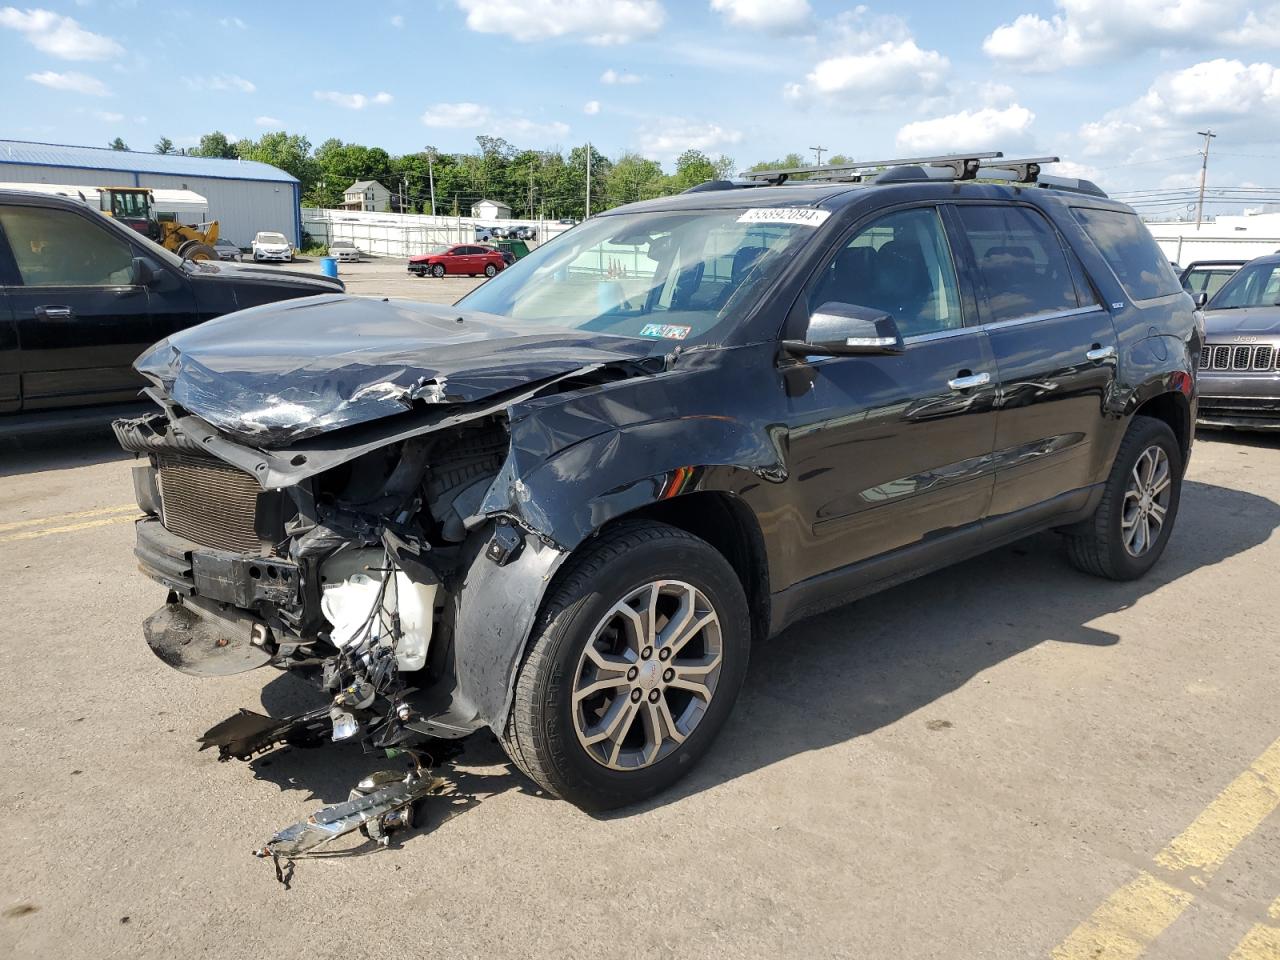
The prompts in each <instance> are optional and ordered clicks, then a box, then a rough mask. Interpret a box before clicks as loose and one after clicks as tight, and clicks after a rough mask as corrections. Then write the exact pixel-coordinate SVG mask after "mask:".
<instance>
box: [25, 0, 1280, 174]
mask: <svg viewBox="0 0 1280 960" xmlns="http://www.w3.org/2000/svg"><path fill="white" fill-rule="evenodd" d="M1277 63H1280V2H1264V0H1257V2H1239V0H1128V2H1121V0H1109V2H1108V0H1059V2H1057V3H1045V2H1034V0H1023V2H1015V3H988V4H981V5H974V4H957V3H948V4H930V3H923V2H918V0H903V2H896V3H893V4H889V3H871V4H864V5H854V4H849V3H839V2H828V0H614V2H608V0H519V2H517V0H418V2H408V0H365V2H363V3H360V4H350V3H341V4H340V3H330V2H326V0H314V2H309V3H307V4H305V5H302V4H286V3H277V4H263V3H241V2H236V0H221V2H216V3H208V2H205V3H202V4H200V5H198V6H195V5H184V4H181V3H177V2H159V0H79V2H66V3H53V2H49V0H46V2H45V3H44V4H43V5H41V6H31V7H27V6H17V7H10V6H0V79H2V80H3V83H4V89H5V90H6V98H5V100H6V103H5V108H4V123H3V125H2V127H0V135H2V136H10V137H16V138H22V139H32V140H48V141H55V142H65V143H77V144H79V143H83V144H90V145H100V144H105V143H106V141H108V140H109V139H110V138H112V137H114V136H116V135H119V136H122V137H124V139H125V140H126V141H127V142H128V143H129V144H130V146H132V147H133V148H134V149H149V148H150V147H151V145H152V144H153V143H155V141H156V140H157V139H159V137H161V136H168V137H170V138H171V139H172V140H173V141H174V142H175V143H177V144H178V145H179V146H183V145H191V144H193V143H194V142H195V140H196V139H197V138H198V137H199V135H200V134H202V133H205V132H208V131H210V130H214V129H221V130H223V131H225V132H226V133H228V134H232V135H236V136H242V137H244V136H249V137H256V136H258V135H259V134H261V133H262V132H263V131H265V130H273V129H282V128H283V129H287V130H289V131H290V132H301V133H304V134H306V135H307V136H308V137H309V138H310V139H311V140H312V142H313V143H319V142H320V141H321V140H324V139H326V138H327V137H339V138H341V139H343V140H349V141H356V142H362V143H367V144H370V145H379V146H383V147H385V148H386V149H388V150H389V151H391V152H393V153H402V152H407V151H411V150H416V149H420V148H422V147H423V146H424V145H426V144H431V145H434V146H437V147H439V148H441V149H444V150H468V149H471V148H472V147H473V146H474V137H475V136H476V135H477V134H495V135H499V136H504V137H506V138H507V139H508V140H510V141H512V142H513V143H515V144H517V145H519V146H534V147H550V146H562V147H567V146H571V145H574V144H578V143H581V142H583V141H585V140H588V139H589V140H591V141H592V142H593V143H594V144H596V145H597V146H598V148H599V149H601V150H602V151H603V152H605V153H606V154H616V153H618V152H621V151H623V150H628V149H631V150H637V151H640V152H642V153H645V154H646V155H649V156H652V157H654V158H656V159H659V160H661V161H663V162H664V163H665V164H667V165H668V167H669V164H670V161H671V160H672V158H673V157H674V156H675V155H676V154H678V153H679V152H680V151H682V150H684V149H685V148H687V147H696V148H699V149H702V150H704V151H706V152H708V153H710V154H713V155H714V154H720V153H723V154H726V155H728V156H730V157H733V158H734V159H735V160H737V161H738V163H739V164H740V165H741V166H746V165H749V164H751V163H753V162H756V161H758V160H765V159H771V158H775V157H779V156H782V155H783V154H785V153H787V152H789V151H793V150H795V151H800V152H807V148H809V147H812V146H814V145H821V146H824V147H826V148H828V150H829V151H832V152H838V153H844V154H848V155H851V156H854V157H857V158H860V159H868V158H872V159H874V158H878V157H882V156H899V155H912V154H916V153H930V152H938V151H945V150H948V149H953V148H957V149H967V148H977V147H986V148H1000V149H1004V150H1005V151H1006V154H1011V153H1015V152H1023V151H1028V152H1032V153H1040V152H1053V153H1056V154H1059V155H1061V156H1062V157H1063V158H1064V159H1067V160H1069V161H1070V164H1069V165H1068V170H1069V171H1070V172H1077V173H1079V174H1081V175H1087V176H1092V177H1094V178H1095V179H1098V180H1099V181H1100V182H1102V183H1103V185H1104V186H1107V187H1108V188H1110V189H1119V190H1124V189H1134V188H1142V187H1147V186H1153V187H1182V186H1187V185H1190V184H1193V183H1194V182H1195V179H1196V176H1197V173H1198V166H1199V158H1198V156H1197V150H1198V149H1199V145H1200V141H1199V138H1197V137H1196V135H1195V131H1197V130H1202V129H1204V128H1205V126H1212V127H1213V128H1214V129H1215V130H1216V131H1218V133H1219V137H1218V139H1217V140H1216V141H1215V142H1214V146H1213V150H1214V155H1213V162H1212V164H1211V168H1210V169H1211V176H1210V183H1211V184H1212V185H1218V186H1240V185H1249V184H1252V185H1263V186H1273V185H1276V186H1280V183H1277V181H1280V178H1277V177H1276V176H1274V175H1273V174H1271V172H1270V171H1271V170H1272V169H1273V167H1274V165H1275V162H1276V161H1277V160H1280V67H1277V66H1276V64H1277Z"/></svg>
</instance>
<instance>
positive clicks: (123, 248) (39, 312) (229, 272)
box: [0, 190, 344, 430]
mask: <svg viewBox="0 0 1280 960" xmlns="http://www.w3.org/2000/svg"><path fill="white" fill-rule="evenodd" d="M343 289H344V287H343V285H342V283H341V282H340V281H338V280H332V279H329V278H326V277H318V276H308V275H305V274H287V273H280V272H276V271H263V270H260V269H254V268H253V267H249V266H240V265H237V264H229V263H219V262H218V261H200V262H196V261H191V260H182V259H181V258H179V257H177V256H175V255H174V254H172V253H170V252H169V251H168V250H166V249H165V248H164V247H161V246H159V245H157V244H155V243H152V242H151V241H150V240H148V239H147V238H146V237H144V236H142V235H141V234H140V233H138V232H137V231H136V230H132V229H130V228H129V227H127V226H124V225H123V224H121V223H120V222H118V221H116V220H114V219H112V218H111V217H109V216H106V215H104V214H102V213H101V212H99V211H98V210H96V209H94V208H92V207H89V206H88V205H87V204H85V203H83V202H79V201H76V200H73V199H69V198H66V197H56V196H50V195H48V194H38V193H26V192H23V191H16V190H0V412H5V413H12V412H14V411H18V410H21V411H23V412H27V411H39V410H51V409H56V408H65V407H78V406H86V405H96V404H104V403H113V402H117V401H128V400H136V399H137V397H138V391H139V390H140V389H141V388H142V387H143V386H144V385H145V383H146V381H145V380H143V379H142V377H140V376H139V375H138V373H137V372H136V371H135V370H134V369H133V361H134V360H136V359H137V357H138V355H139V354H140V353H142V351H143V350H145V349H146V348H147V347H149V346H150V345H151V344H153V343H155V342H156V341H157V340H160V339H163V338H164V337H167V336H168V335H169V334H171V333H176V332H177V331H179V330H181V329H183V328H185V327H190V326H193V325H194V324H197V323H200V322H202V321H204V320H207V319H209V318H210V317H216V316H220V315H222V314H224V313H228V312H230V311H232V310H241V309H244V308H245V307H252V306H256V305H258V304H261V303H271V302H274V301H277V300H285V299H288V298H291V297H305V296H311V295H314V294H319V293H341V292H342V291H343ZM10 422H11V421H10ZM5 426H6V421H0V430H3V429H4V428H5Z"/></svg>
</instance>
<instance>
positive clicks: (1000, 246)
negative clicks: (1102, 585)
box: [116, 155, 1202, 808]
mask: <svg viewBox="0 0 1280 960" xmlns="http://www.w3.org/2000/svg"><path fill="white" fill-rule="evenodd" d="M1041 162H1042V161H1020V162H1014V161H1003V160H1001V159H999V155H986V156H983V157H973V156H969V157H945V158H931V159H929V160H921V161H913V162H910V163H905V162H904V163H898V164H896V165H894V164H889V165H888V166H889V169H887V170H885V171H883V172H879V173H876V172H873V171H870V170H867V169H865V168H863V167H861V166H858V165H847V166H841V167H828V168H820V169H818V170H797V171H766V172H764V173H758V174H752V175H751V177H752V178H754V179H750V180H746V181H735V182H729V181H721V182H714V183H710V184H704V185H702V186H700V187H699V188H697V189H696V190H695V191H694V192H690V193H686V194H684V195H681V196H676V197H667V198H663V199H659V200H652V201H647V202H644V203H638V204H633V205H630V206H625V207H621V208H617V209H614V210H610V211H608V212H607V213H605V214H602V215H599V216H596V217H593V218H591V219H589V220H587V221H585V222H584V223H582V224H580V225H579V226H577V227H575V228H574V229H573V230H571V231H568V232H566V233H564V234H562V235H561V236H560V237H558V238H556V239H554V240H552V241H550V242H549V243H547V244H544V245H543V246H541V247H539V248H538V249H537V250H535V251H534V252H533V253H531V254H530V255H529V256H528V257H526V258H524V259H523V260H521V261H520V262H519V263H517V264H516V265H515V266H513V267H512V268H511V269H510V270H507V271H504V272H502V273H500V274H498V276H496V277H494V278H493V279H492V280H490V281H489V282H488V283H486V284H484V285H483V286H481V287H479V288H477V289H476V290H474V291H473V292H472V293H470V294H468V295H467V296H466V297H464V298H463V299H462V300H461V301H460V302H459V303H458V304H457V305H456V306H453V307H445V306H439V305H431V304H422V303H409V302H406V301H391V302H377V301H372V300H362V299H356V298H349V297H348V298H332V299H328V300H317V301H315V302H313V303H311V304H309V305H306V306H301V307H298V308H283V307H270V306H268V307H260V308H257V309H254V310H249V311H245V312H242V313H238V314H234V315H231V316H228V317H223V318H221V319H219V320H216V321H214V322H211V323H208V324H205V325H204V326H202V327H200V328H199V329H196V330H192V331H187V332H185V333H182V334H178V335H176V336H173V337H171V338H169V339H168V340H167V341H165V342H163V343H161V344H159V345H157V346H156V347H155V349H153V350H152V351H150V352H149V353H148V354H146V355H145V356H144V357H142V358H141V359H140V361H139V363H138V367H139V370H140V371H141V372H142V373H143V374H144V375H145V376H146V377H147V378H148V380H150V382H151V387H150V389H149V391H148V393H149V394H150V396H152V397H153V398H154V399H155V401H156V403H157V404H158V405H159V408H160V409H159V410H157V412H155V413H154V414H152V415H150V416H147V417H143V418H140V419H137V420H130V421H121V422H118V423H117V425H116V430H117V434H118V436H119V438H120V440H121V443H122V444H123V446H124V447H125V448H126V449H128V450H132V451H135V452H136V453H138V454H139V455H140V457H141V458H142V462H141V463H140V464H139V465H138V466H137V467H136V468H135V470H136V488H137V490H138V493H139V503H140V505H141V506H142V509H143V511H144V512H145V517H144V518H143V519H142V520H141V521H140V522H139V523H138V528H137V529H138V542H137V556H138V558H139V560H140V561H141V565H142V569H143V570H144V571H145V572H146V573H147V574H149V575H150V576H151V577H152V578H154V579H155V580H156V581H158V583H159V584H161V585H162V586H164V587H165V588H167V590H168V591H169V598H168V601H167V602H166V603H165V604H164V605H163V606H162V607H161V608H160V609H159V610H158V611H157V612H156V613H155V614H154V615H153V616H152V617H151V618H150V619H149V620H148V621H147V623H146V626H145V633H146V637H147V641H148V643H149V644H150V645H151V647H152V649H153V650H155V651H156V653H157V654H158V655H159V656H160V657H161V658H162V659H164V660H165V661H166V662H167V663H169V664H171V665H173V666H175V667H177V668H178V669H181V670H184V671H186V672H189V673H195V674H204V675H217V674H226V673H231V672H236V671H238V670H244V669H249V668H251V667H255V666H259V665H266V664H274V665H276V666H280V667H287V666H293V667H296V668H299V669H304V670H305V669H310V670H313V671H314V672H315V674H316V676H317V680H318V684H319V687H320V689H321V690H323V691H324V700H323V701H322V703H321V704H320V705H319V706H318V707H317V709H316V710H315V711H312V712H311V713H308V714H304V715H301V716H298V717H292V718H267V717H261V716H258V715H255V714H250V713H245V712H242V713H241V714H239V715H237V716H236V717H234V718H232V720H230V721H228V722H226V723H224V724H220V725H219V726H218V727H216V728H215V729H214V730H212V731H210V733H209V734H208V735H207V736H206V737H205V740H204V742H205V745H207V746H214V745H216V746H217V747H218V749H219V751H220V752H221V753H222V755H223V756H224V757H225V756H236V757H242V758H244V757H248V756H252V755H253V754H254V753H255V752H257V751H261V750H264V749H268V748H270V747H271V746H273V745H275V744H278V743H282V742H290V743H298V742H313V743H319V742H327V741H329V740H334V739H348V738H360V739H363V740H364V741H365V742H366V744H368V745H369V746H370V747H371V748H379V749H380V748H387V747H390V746H398V747H401V748H407V749H410V750H414V749H418V750H423V751H424V752H425V753H430V754H431V755H439V750H438V749H437V748H438V746H439V745H438V744H437V745H436V746H433V747H427V744H428V743H429V741H430V740H431V739H432V738H461V737H464V736H467V735H468V734H470V733H472V732H474V731H477V730H481V729H484V728H486V727H487V728H489V729H490V730H492V731H493V732H494V733H495V734H497V736H498V737H499V738H500V739H501V741H502V743H503V744H504V746H505V748H506V750H507V752H508V753H509V755H510V757H511V758H512V760H513V761H514V762H515V763H516V764H517V765H518V766H519V767H520V768H521V769H522V770H523V771H525V772H526V773H527V774H528V775H529V776H530V777H532V778H533V779H534V780H535V781H537V783H538V784H540V785H541V786H542V787H544V788H545V789H547V790H549V791H551V792H553V793H555V794H557V795H559V796H561V797H564V798H566V799H569V800H572V801H573V802H575V803H578V804H581V805H582V806H584V807H588V808H605V807H610V806H615V805H618V804H622V803H627V802H630V801H634V800H636V799H638V798H641V797H644V796H646V795H648V794H651V793H653V792H655V791H657V790H660V789H662V788H664V787H666V786H667V785H669V784H671V783H672V782H674V781H675V780H676V779H677V778H678V777H680V776H681V775H682V774H683V773H684V772H686V771H687V770H688V769H689V768H690V767H691V765H692V762H693V761H695V760H696V759H697V758H698V757H699V756H700V755H701V754H702V753H703V752H704V751H705V750H706V749H707V747H708V746H709V744H710V743H711V741H712V739H713V738H714V736H715V734H716V732H717V731H718V730H719V729H720V727H721V726H722V724H723V723H724V722H725V720H726V718H727V717H728V715H729V713H730V710H731V708H732V705H733V703H734V700H735V698H736V697H737V694H738V690H739V687H740V685H741V683H742V679H743V677H744V675H745V673H746V666H747V658H748V655H749V651H750V649H751V643H752V641H753V640H763V639H764V638H766V637H769V636H771V635H773V634H776V633H778V632H779V631H781V630H782V629H783V628H785V627H786V626H788V625H789V624H791V623H794V622H795V621H797V620H798V619H800V618H802V617H805V616H808V615H810V614H813V613H816V612H819V611H822V610H826V609H829V608H831V607H834V606H837V605H840V604H844V603H848V602H849V601H851V600H853V599H855V598H857V597H860V596H863V595H865V594H867V593H870V592H872V591H876V590H881V589H884V588H886V587H888V586H891V585H893V584H896V583H900V582H902V581H904V580H907V579H909V578H911V577H915V576H918V575H920V574H922V573H924V572H926V571H929V570H933V569H935V568H937V567H940V566H942V565H944V564H949V563H953V562H955V561H957V560H960V559H963V558H966V557H970V556H973V555H975V554H978V553H981V552H983V551H986V550H989V549H991V548H992V547H994V546H997V545H999V544H1003V543H1007V542H1009V541H1012V540H1015V539H1017V538H1020V537H1024V536H1027V535H1028V534H1032V533H1035V532H1037V531H1042V530H1046V529H1055V530H1058V531H1060V532H1061V533H1062V534H1063V537H1064V539H1065V542H1066V544H1067V549H1068V553H1069V556H1070V557H1071V559H1072V561H1073V562H1074V563H1075V564H1076V565H1077V566H1078V567H1079V568H1081V569H1082V570H1085V571H1088V572H1089V573H1092V574H1096V575H1098V576H1102V577H1109V578H1113V579H1119V580H1124V579H1130V578H1135V577H1139V576H1141V575H1142V574H1144V573H1145V572H1146V571H1147V570H1148V569H1150V567H1151V566H1152V564H1154V563H1155V562H1156V560H1157V559H1158V558H1159V556H1160V555H1161V552H1162V551H1163V550H1164V548H1165V545H1166V543H1167V542H1168V538H1169V535H1170V532H1171V530H1172V528H1173V524H1174V520H1175V517H1176V516H1177V511H1178V500H1179V492H1180V490H1181V485H1182V478H1183V472H1184V469H1185V466H1186V463H1187V458H1188V455H1189V453H1190V450H1191V444H1192V436H1193V425H1194V423H1195V417H1196V379H1195V372H1196V370H1195V368H1196V361H1197V358H1198V357H1199V354H1200V349H1201V342H1202V333H1201V329H1200V326H1199V318H1198V314H1197V313H1196V311H1195V309H1194V306H1193V304H1192V299H1191V297H1190V296H1189V295H1188V294H1187V293H1186V292H1185V291H1183V289H1182V288H1181V286H1180V285H1179V282H1178V277H1177V276H1176V275H1175V274H1174V273H1173V271H1172V269H1171V268H1170V266H1169V263H1168V261H1167V260H1166V259H1165V258H1164V256H1163V255H1162V254H1161V252H1160V250H1159V248H1158V247H1157V246H1156V244H1155V242H1154V241H1153V240H1152V238H1151V236H1150V234H1149V233H1148V232H1147V230H1146V229H1145V228H1144V226H1143V225H1142V223H1141V222H1140V221H1139V219H1138V217H1137V216H1136V215H1135V214H1134V212H1133V211H1132V210H1131V209H1130V208H1129V207H1127V206H1124V205H1123V204H1120V203H1116V202H1114V201H1111V200H1109V199H1107V197H1106V196H1105V195H1104V194H1103V193H1102V192H1101V191H1100V190H1098V189H1097V188H1096V187H1094V186H1093V185H1091V184H1089V183H1087V182H1085V181H1066V180H1059V181H1051V180H1050V178H1047V177H1044V176H1041V175H1040V163H1041ZM797 173H806V174H811V175H814V176H815V177H817V179H813V180H808V181H804V182H797V183H787V182H786V181H787V180H788V178H789V177H790V176H792V175H793V174H797ZM979 176H980V177H981V178H983V179H984V180H987V179H991V178H999V179H1002V180H1004V181H1006V182H1000V183H994V182H975V178H976V177H979ZM300 357H306V358H307V362H306V363H300V362H299V358H300Z"/></svg>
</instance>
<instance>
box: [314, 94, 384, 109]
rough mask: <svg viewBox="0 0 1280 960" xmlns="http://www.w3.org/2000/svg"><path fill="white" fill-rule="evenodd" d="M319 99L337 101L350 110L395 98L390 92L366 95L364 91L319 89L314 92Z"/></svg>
mask: <svg viewBox="0 0 1280 960" xmlns="http://www.w3.org/2000/svg"><path fill="white" fill-rule="evenodd" d="M312 96H314V97H315V98H316V99H317V100H325V101H327V102H329V103H336V104H337V105H338V106H340V107H345V108H346V109H348V110H363V109H364V108H365V107H367V106H370V105H373V106H378V107H381V106H385V105H386V104H388V103H390V102H391V101H392V100H394V99H395V98H394V97H393V96H391V94H389V93H385V92H383V93H375V94H374V95H373V96H371V97H370V96H365V95H364V94H363V93H339V92H338V91H337V90H317V91H315V93H314V94H312Z"/></svg>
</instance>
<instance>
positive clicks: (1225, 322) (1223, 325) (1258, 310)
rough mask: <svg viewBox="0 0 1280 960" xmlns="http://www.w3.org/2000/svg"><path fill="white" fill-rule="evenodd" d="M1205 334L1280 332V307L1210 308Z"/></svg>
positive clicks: (1206, 316) (1217, 335)
mask: <svg viewBox="0 0 1280 960" xmlns="http://www.w3.org/2000/svg"><path fill="white" fill-rule="evenodd" d="M1204 330H1205V335H1206V336H1209V337H1213V338H1219V337H1224V336H1228V337H1230V336H1238V335H1241V334H1247V335H1251V336H1270V335H1272V334H1280V307H1237V308H1236V309H1234V310H1209V311H1206V312H1205V315H1204Z"/></svg>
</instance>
